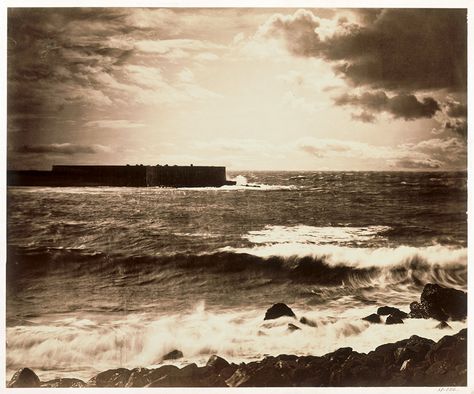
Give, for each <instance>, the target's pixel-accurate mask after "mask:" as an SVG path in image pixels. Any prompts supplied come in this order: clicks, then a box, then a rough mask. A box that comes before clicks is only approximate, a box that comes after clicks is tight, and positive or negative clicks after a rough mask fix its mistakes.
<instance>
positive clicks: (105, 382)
mask: <svg viewBox="0 0 474 394" xmlns="http://www.w3.org/2000/svg"><path fill="white" fill-rule="evenodd" d="M131 374H132V371H130V370H129V369H126V368H117V369H109V370H107V371H105V372H101V373H99V374H98V375H96V376H95V377H93V378H92V379H91V380H89V382H87V386H89V387H125V385H126V384H127V382H128V379H129V378H130V375H131Z"/></svg>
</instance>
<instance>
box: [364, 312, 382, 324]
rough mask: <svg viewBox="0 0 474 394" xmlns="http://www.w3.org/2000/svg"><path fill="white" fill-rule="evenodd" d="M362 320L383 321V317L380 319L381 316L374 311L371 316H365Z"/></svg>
mask: <svg viewBox="0 0 474 394" xmlns="http://www.w3.org/2000/svg"><path fill="white" fill-rule="evenodd" d="M362 320H365V321H368V322H369V323H381V322H382V319H380V316H379V315H378V314H376V313H372V314H371V315H369V316H366V317H363V318H362Z"/></svg>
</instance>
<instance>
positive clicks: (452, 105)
mask: <svg viewBox="0 0 474 394" xmlns="http://www.w3.org/2000/svg"><path fill="white" fill-rule="evenodd" d="M446 114H447V115H448V116H451V117H453V118H466V117H467V105H466V104H461V103H457V102H453V101H448V102H447V103H446Z"/></svg>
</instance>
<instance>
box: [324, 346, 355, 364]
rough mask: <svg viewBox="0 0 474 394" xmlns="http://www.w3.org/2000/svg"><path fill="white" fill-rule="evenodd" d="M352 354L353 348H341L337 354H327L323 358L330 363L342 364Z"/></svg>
mask: <svg viewBox="0 0 474 394" xmlns="http://www.w3.org/2000/svg"><path fill="white" fill-rule="evenodd" d="M351 353H352V348H351V347H341V348H339V349H337V350H336V351H335V352H332V353H328V354H325V355H324V356H323V357H324V358H327V359H329V360H330V361H336V362H339V363H342V362H343V361H344V360H346V359H347V357H349V355H350V354H351Z"/></svg>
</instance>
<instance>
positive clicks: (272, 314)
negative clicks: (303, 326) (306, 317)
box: [263, 303, 296, 320]
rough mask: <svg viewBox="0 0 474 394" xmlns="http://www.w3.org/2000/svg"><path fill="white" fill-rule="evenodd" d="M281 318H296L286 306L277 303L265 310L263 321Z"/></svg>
mask: <svg viewBox="0 0 474 394" xmlns="http://www.w3.org/2000/svg"><path fill="white" fill-rule="evenodd" d="M282 316H290V317H296V315H295V314H294V313H293V311H292V310H291V308H290V307H289V306H288V305H286V304H283V303H278V304H275V305H272V306H271V307H270V308H269V309H268V310H267V312H266V313H265V317H264V319H263V320H271V319H278V318H279V317H282Z"/></svg>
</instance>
